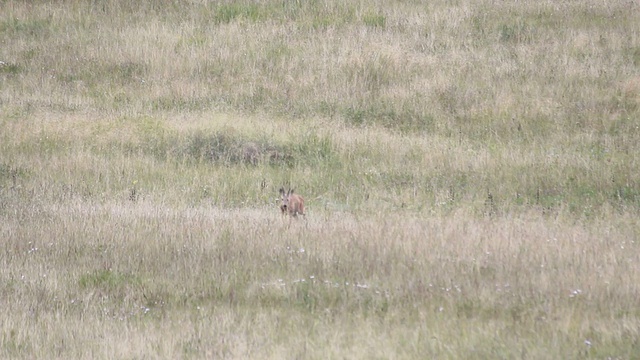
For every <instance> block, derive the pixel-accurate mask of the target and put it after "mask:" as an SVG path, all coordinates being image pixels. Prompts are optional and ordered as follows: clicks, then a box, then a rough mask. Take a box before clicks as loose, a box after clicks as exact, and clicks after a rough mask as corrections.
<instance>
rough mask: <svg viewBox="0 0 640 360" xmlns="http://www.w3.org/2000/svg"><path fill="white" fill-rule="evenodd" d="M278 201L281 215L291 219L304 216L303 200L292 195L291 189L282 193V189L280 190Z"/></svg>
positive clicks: (296, 195) (298, 196)
mask: <svg viewBox="0 0 640 360" xmlns="http://www.w3.org/2000/svg"><path fill="white" fill-rule="evenodd" d="M280 199H281V201H282V203H281V205H280V211H282V214H283V215H287V214H288V215H289V216H291V217H297V216H298V214H299V215H302V216H305V218H306V215H305V212H304V198H303V197H302V196H300V195H298V194H294V192H293V189H291V190H289V191H286V192H285V191H284V188H280Z"/></svg>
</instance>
